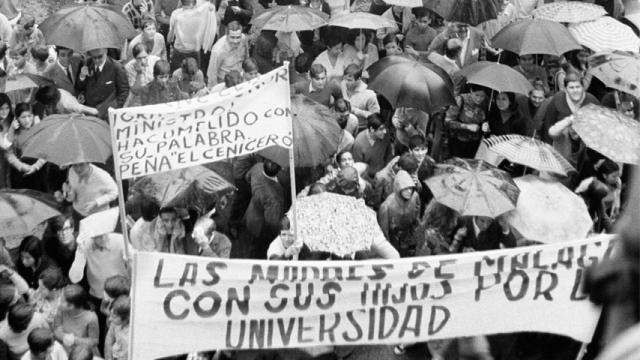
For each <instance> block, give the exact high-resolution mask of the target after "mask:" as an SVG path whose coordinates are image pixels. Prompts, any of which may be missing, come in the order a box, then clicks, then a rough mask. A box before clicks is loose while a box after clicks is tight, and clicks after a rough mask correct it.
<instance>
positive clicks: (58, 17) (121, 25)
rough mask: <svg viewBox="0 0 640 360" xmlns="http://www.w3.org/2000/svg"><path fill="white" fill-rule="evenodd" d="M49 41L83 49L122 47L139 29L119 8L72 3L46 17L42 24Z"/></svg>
mask: <svg viewBox="0 0 640 360" xmlns="http://www.w3.org/2000/svg"><path fill="white" fill-rule="evenodd" d="M39 28H40V30H42V33H43V34H44V36H45V40H46V42H47V44H50V45H58V46H64V47H67V48H69V49H73V50H75V51H79V52H84V51H89V50H93V49H99V48H102V49H104V48H115V49H121V48H122V45H123V44H124V42H125V41H126V40H127V39H129V38H131V37H133V36H134V35H135V34H136V32H135V29H134V28H133V25H131V22H130V21H129V19H127V17H126V16H125V15H124V14H123V13H122V11H121V9H120V8H117V7H114V6H110V5H98V4H91V3H84V4H79V5H71V6H67V7H65V8H62V9H60V10H58V11H57V12H55V13H53V14H51V15H50V16H49V17H47V18H46V19H45V20H44V21H43V22H42V24H40V26H39Z"/></svg>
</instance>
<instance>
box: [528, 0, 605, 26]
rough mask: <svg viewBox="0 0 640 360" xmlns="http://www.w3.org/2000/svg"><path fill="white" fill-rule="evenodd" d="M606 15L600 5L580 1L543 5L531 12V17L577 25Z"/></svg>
mask: <svg viewBox="0 0 640 360" xmlns="http://www.w3.org/2000/svg"><path fill="white" fill-rule="evenodd" d="M606 14H607V11H606V10H605V9H604V8H603V7H602V6H600V5H595V4H589V3H586V2H581V1H563V2H553V3H549V4H544V5H542V6H540V7H539V8H537V9H535V10H533V17H534V18H536V19H540V20H549V21H556V22H561V23H579V22H583V21H592V20H597V19H599V18H601V17H603V16H604V15H606Z"/></svg>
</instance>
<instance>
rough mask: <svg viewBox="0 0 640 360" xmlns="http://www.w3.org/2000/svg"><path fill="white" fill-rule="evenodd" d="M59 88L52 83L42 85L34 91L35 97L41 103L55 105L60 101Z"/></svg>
mask: <svg viewBox="0 0 640 360" xmlns="http://www.w3.org/2000/svg"><path fill="white" fill-rule="evenodd" d="M60 96H61V95H60V90H59V89H58V87H57V86H55V85H54V84H47V85H42V86H41V87H40V88H39V89H38V91H37V92H36V95H35V99H36V101H37V102H39V103H40V104H42V105H45V106H55V105H57V104H58V102H60Z"/></svg>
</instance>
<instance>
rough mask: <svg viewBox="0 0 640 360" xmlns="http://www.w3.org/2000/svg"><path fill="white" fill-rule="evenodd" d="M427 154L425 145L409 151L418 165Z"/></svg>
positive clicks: (427, 150)
mask: <svg viewBox="0 0 640 360" xmlns="http://www.w3.org/2000/svg"><path fill="white" fill-rule="evenodd" d="M427 152H429V149H427V146H426V145H418V146H416V147H415V148H413V150H411V153H412V154H413V156H414V157H415V158H416V159H417V160H418V162H419V163H421V162H422V160H424V158H425V157H426V156H427Z"/></svg>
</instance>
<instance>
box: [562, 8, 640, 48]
mask: <svg viewBox="0 0 640 360" xmlns="http://www.w3.org/2000/svg"><path fill="white" fill-rule="evenodd" d="M569 31H570V32H571V35H573V37H574V38H576V40H578V42H579V43H580V44H582V45H584V46H586V47H588V48H589V49H591V50H593V51H595V52H601V51H607V50H620V51H631V52H638V50H639V49H640V39H638V37H637V36H636V34H635V33H634V32H633V30H631V28H630V27H628V26H627V25H624V24H623V23H621V22H620V21H618V20H616V19H614V18H611V17H609V16H604V17H601V18H599V19H598V20H594V21H587V22H583V23H579V24H571V26H569Z"/></svg>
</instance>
